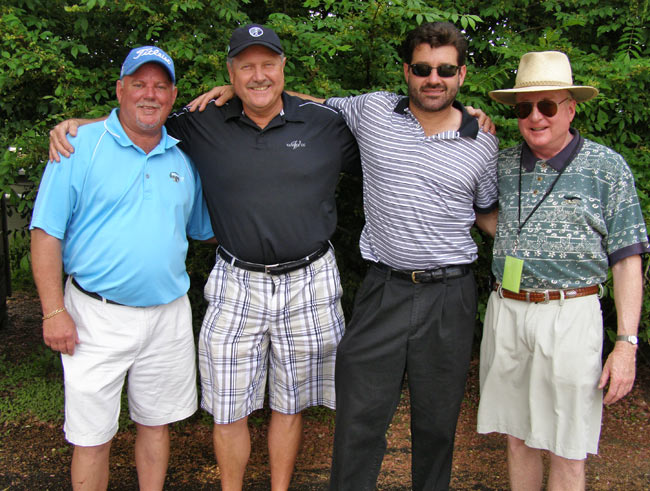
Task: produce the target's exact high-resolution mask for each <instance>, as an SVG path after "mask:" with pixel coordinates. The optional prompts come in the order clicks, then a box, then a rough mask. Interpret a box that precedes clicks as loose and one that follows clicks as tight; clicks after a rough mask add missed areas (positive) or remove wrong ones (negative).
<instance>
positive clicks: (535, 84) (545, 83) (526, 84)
mask: <svg viewBox="0 0 650 491" xmlns="http://www.w3.org/2000/svg"><path fill="white" fill-rule="evenodd" d="M547 86H553V87H571V84H570V83H569V84H568V83H566V82H558V81H557V80H534V81H531V82H517V84H516V85H515V87H514V88H515V89H519V88H522V87H547Z"/></svg>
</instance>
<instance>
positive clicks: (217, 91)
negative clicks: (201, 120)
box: [187, 85, 235, 112]
mask: <svg viewBox="0 0 650 491" xmlns="http://www.w3.org/2000/svg"><path fill="white" fill-rule="evenodd" d="M233 97H235V89H233V87H232V85H222V86H220V87H213V88H212V90H210V91H209V92H206V93H205V94H202V95H200V96H198V97H197V98H196V99H194V100H193V101H192V102H190V103H189V104H188V105H187V107H188V108H189V109H190V112H194V111H196V109H197V108H198V109H199V112H201V111H203V110H204V109H205V108H206V107H208V104H209V103H210V101H211V100H212V99H214V105H215V106H217V107H218V106H223V105H224V104H225V103H226V102H228V101H229V100H230V99H232V98H233Z"/></svg>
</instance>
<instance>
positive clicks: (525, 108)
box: [515, 97, 569, 119]
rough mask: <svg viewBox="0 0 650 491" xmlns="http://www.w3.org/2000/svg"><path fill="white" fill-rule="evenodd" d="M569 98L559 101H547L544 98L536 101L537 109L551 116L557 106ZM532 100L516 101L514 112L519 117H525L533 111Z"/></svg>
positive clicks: (548, 116) (554, 113)
mask: <svg viewBox="0 0 650 491" xmlns="http://www.w3.org/2000/svg"><path fill="white" fill-rule="evenodd" d="M568 99H569V98H568V97H567V98H566V99H564V100H562V101H560V102H555V101H547V100H546V99H544V100H541V101H537V110H538V111H539V112H540V113H542V114H543V115H544V116H546V117H547V118H552V117H553V116H555V115H556V114H557V108H558V106H559V105H560V104H562V103H563V102H564V101H567V100H568ZM534 105H535V103H534V102H518V103H516V104H515V113H516V114H517V117H518V118H519V119H526V118H527V117H528V116H530V113H532V112H533V106H534Z"/></svg>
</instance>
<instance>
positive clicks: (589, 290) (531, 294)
mask: <svg viewBox="0 0 650 491" xmlns="http://www.w3.org/2000/svg"><path fill="white" fill-rule="evenodd" d="M494 291H496V292H498V293H499V296H501V297H502V298H511V299H512V300H521V301H522V302H534V303H539V302H544V303H548V302H549V301H551V300H562V299H564V300H566V299H569V298H578V297H586V296H587V295H596V294H597V293H600V292H601V286H600V285H594V286H585V287H582V288H568V289H566V290H519V293H515V292H511V291H510V290H505V289H503V288H501V285H500V284H498V283H497V284H495V285H494Z"/></svg>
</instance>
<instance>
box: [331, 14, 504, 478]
mask: <svg viewBox="0 0 650 491" xmlns="http://www.w3.org/2000/svg"><path fill="white" fill-rule="evenodd" d="M402 49H403V61H404V76H405V78H406V82H407V84H408V97H403V96H399V95H396V94H391V93H385V92H376V93H370V94H364V95H361V96H356V97H347V98H331V99H328V100H327V104H328V105H331V106H332V107H335V108H337V109H339V110H340V111H341V112H342V114H343V116H344V118H345V120H346V122H347V123H348V126H349V127H350V129H351V130H352V133H353V134H354V136H355V137H356V138H357V142H358V143H359V150H360V152H361V162H362V167H363V188H364V210H365V218H366V223H365V226H364V229H363V232H362V235H361V243H360V247H361V254H362V255H363V257H364V259H366V260H368V261H369V262H370V264H371V266H370V268H369V270H368V273H367V275H366V278H365V279H364V281H363V283H362V285H361V287H360V289H359V291H358V293H357V297H356V302H355V306H354V311H353V315H352V319H351V321H350V323H349V325H348V327H347V330H346V333H345V335H344V336H343V339H342V340H341V343H340V344H339V347H338V350H337V361H336V374H337V376H336V393H337V411H336V432H335V437H334V455H333V462H332V477H331V482H330V488H331V489H337V490H340V489H350V490H352V489H354V490H359V489H374V488H375V483H376V480H377V476H378V474H379V469H380V465H381V461H382V459H383V455H384V451H385V448H386V438H385V434H386V430H387V429H388V425H389V424H390V421H391V419H392V417H393V414H394V411H395V408H396V407H397V404H398V402H399V399H400V394H401V389H402V382H403V379H404V377H405V376H406V380H407V382H408V387H409V392H410V397H411V433H412V442H413V450H412V453H413V456H412V487H413V489H427V490H429V489H447V488H448V487H449V481H450V475H451V462H452V452H453V445H454V434H455V430H456V421H457V419H458V413H459V410H460V403H461V400H462V398H463V394H464V390H465V380H466V376H467V370H468V367H469V361H470V356H471V349H472V339H473V334H474V327H475V323H476V305H477V296H476V284H475V281H474V277H473V275H472V272H471V270H470V264H471V263H472V262H474V260H475V259H476V257H477V247H476V244H475V243H474V241H473V240H472V237H471V235H470V229H471V227H472V225H473V224H474V223H475V221H476V223H477V225H479V227H481V228H483V229H486V227H487V224H488V223H490V222H491V221H493V220H495V219H496V214H495V212H496V206H497V187H496V155H497V149H498V141H497V139H496V137H494V136H493V135H491V134H489V133H485V132H483V131H481V130H480V129H479V125H478V123H477V121H476V119H475V118H473V117H470V116H469V114H467V111H466V110H465V109H464V107H463V106H462V105H461V104H460V103H459V102H457V101H455V97H456V94H457V93H458V90H459V88H460V86H461V85H462V84H463V81H464V79H465V73H466V66H465V56H466V50H467V41H466V39H465V38H464V37H463V35H462V34H461V33H460V31H459V30H458V29H456V27H454V26H453V25H452V24H449V23H430V24H423V25H421V26H420V27H418V28H416V29H415V30H413V31H411V32H410V33H409V34H408V35H407V37H406V40H405V41H404V43H403V46H402ZM340 375H343V376H340Z"/></svg>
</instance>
